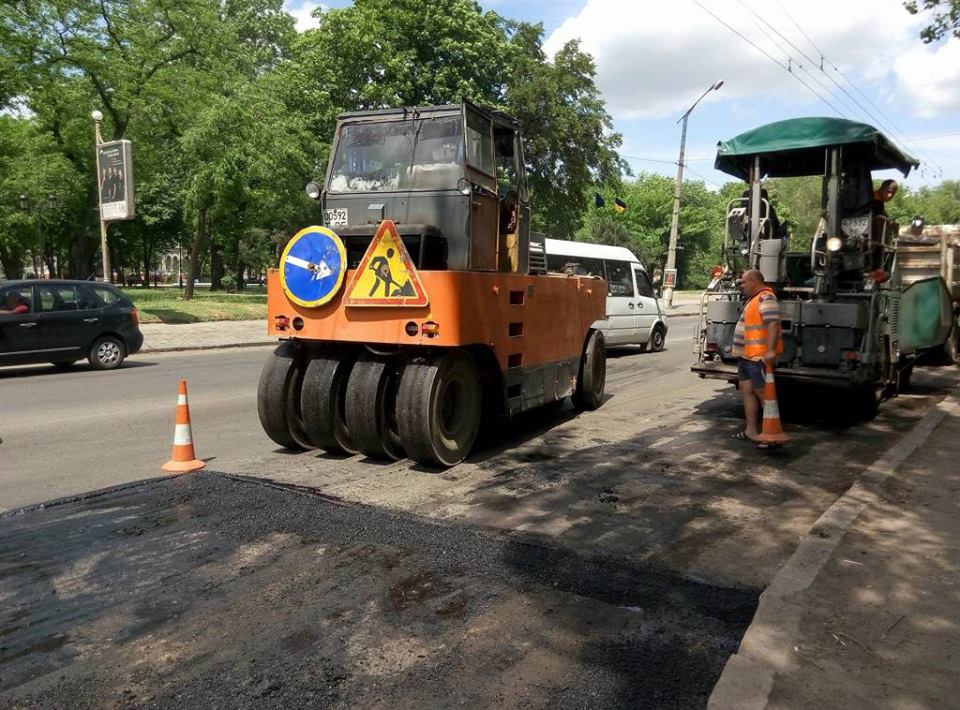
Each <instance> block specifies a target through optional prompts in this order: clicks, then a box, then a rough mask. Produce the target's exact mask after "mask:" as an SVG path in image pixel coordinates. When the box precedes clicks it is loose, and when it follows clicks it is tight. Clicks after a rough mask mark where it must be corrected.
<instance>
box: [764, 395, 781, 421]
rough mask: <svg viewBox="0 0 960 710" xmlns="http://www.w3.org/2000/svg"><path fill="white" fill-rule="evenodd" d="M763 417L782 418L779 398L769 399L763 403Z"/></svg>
mask: <svg viewBox="0 0 960 710" xmlns="http://www.w3.org/2000/svg"><path fill="white" fill-rule="evenodd" d="M763 418H764V419H779V418H780V407H778V406H777V400H775V399H768V400H767V401H766V402H764V403H763Z"/></svg>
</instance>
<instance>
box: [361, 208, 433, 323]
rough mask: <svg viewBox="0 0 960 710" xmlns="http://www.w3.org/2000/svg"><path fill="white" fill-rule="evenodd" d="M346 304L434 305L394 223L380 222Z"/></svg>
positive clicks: (390, 221)
mask: <svg viewBox="0 0 960 710" xmlns="http://www.w3.org/2000/svg"><path fill="white" fill-rule="evenodd" d="M343 303H344V305H347V306H426V305H427V304H428V303H430V299H429V298H427V292H426V290H424V288H423V284H422V283H421V282H420V275H419V274H418V273H417V270H416V268H414V266H413V262H412V261H410V255H409V254H408V253H407V249H406V247H405V246H403V240H402V239H400V234H399V233H398V232H397V225H395V224H394V223H393V220H391V219H385V220H383V221H382V222H381V223H380V227H379V228H378V229H377V233H376V234H375V235H374V237H373V241H372V242H370V246H369V247H367V252H366V253H365V254H364V255H363V259H361V260H360V266H358V267H357V270H356V271H355V272H353V276H352V277H351V279H350V283H349V284H348V285H347V290H346V294H345V296H344V299H343Z"/></svg>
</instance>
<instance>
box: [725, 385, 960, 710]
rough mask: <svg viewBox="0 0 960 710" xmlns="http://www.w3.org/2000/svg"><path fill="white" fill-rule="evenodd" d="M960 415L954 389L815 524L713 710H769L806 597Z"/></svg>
mask: <svg viewBox="0 0 960 710" xmlns="http://www.w3.org/2000/svg"><path fill="white" fill-rule="evenodd" d="M958 413H960V390H957V389H954V390H953V391H952V392H951V393H950V394H948V395H947V397H946V398H945V399H943V400H942V401H940V402H939V403H938V404H937V406H936V407H934V408H933V409H931V410H930V411H929V412H927V413H926V414H925V415H924V417H923V419H921V420H920V421H919V422H918V423H917V425H916V426H915V427H914V428H913V429H912V430H911V431H910V433H909V434H907V436H905V437H904V438H903V439H901V440H900V441H899V442H897V443H896V444H894V445H893V446H891V447H890V448H889V449H887V450H886V451H885V452H884V454H883V455H882V456H881V457H880V458H879V459H877V460H876V461H874V462H873V463H872V464H871V465H870V466H869V467H868V468H867V470H866V471H864V473H863V474H862V475H861V476H860V477H859V478H858V479H857V480H856V481H855V482H854V484H853V485H852V486H850V488H849V489H847V492H846V493H844V494H843V495H842V496H840V497H839V498H838V499H837V500H836V501H834V503H833V505H831V506H830V507H829V508H827V510H826V511H824V513H823V514H822V515H821V516H820V517H819V518H818V519H817V521H816V522H815V523H814V524H813V526H812V527H811V528H810V531H809V532H808V533H807V535H805V536H804V537H802V538H801V539H800V544H799V545H798V546H797V549H796V550H795V551H794V553H793V555H791V556H790V558H789V559H788V560H787V562H786V563H785V564H784V565H783V567H781V568H780V570H779V571H778V572H777V574H776V575H775V576H774V578H773V580H772V581H771V582H770V585H769V586H768V587H767V588H766V589H765V590H764V591H763V593H762V594H761V595H760V603H759V605H758V606H757V611H756V613H755V614H754V617H753V621H751V622H750V626H748V627H747V631H746V633H745V634H744V635H743V638H742V639H741V640H740V646H739V648H738V649H737V652H736V653H735V654H733V655H732V656H730V658H728V659H727V662H726V664H725V665H724V668H723V672H722V673H721V674H720V679H719V680H718V681H717V683H716V685H715V686H714V687H713V691H712V692H711V694H710V699H709V700H708V702H707V707H708V708H710V709H711V710H727V709H728V708H729V709H731V710H733V709H736V710H748V709H756V710H761V709H762V708H766V707H767V702H768V700H769V697H770V692H771V691H772V690H773V684H774V679H775V677H776V675H777V673H779V672H781V671H784V670H786V669H787V668H788V667H789V665H790V663H791V662H792V658H793V654H794V648H795V641H796V637H797V633H798V631H799V627H800V620H801V618H802V617H803V613H804V609H805V605H804V599H803V595H804V592H805V591H806V590H807V589H808V588H809V587H810V586H811V585H812V584H813V582H814V580H815V579H816V577H817V575H818V574H819V573H820V571H821V570H822V569H823V566H824V564H826V562H827V560H829V559H830V557H831V555H832V554H833V552H834V550H835V549H836V548H837V546H838V545H839V544H840V541H841V540H842V539H843V536H844V535H845V534H846V533H847V531H848V530H849V529H850V527H851V526H852V525H853V523H854V521H856V519H857V518H858V517H860V514H861V513H862V512H863V511H864V509H866V508H867V506H868V505H870V504H872V503H874V502H878V501H879V496H878V495H877V493H876V492H875V487H876V486H877V485H878V484H880V483H883V482H884V481H885V480H886V479H888V478H889V477H890V476H892V475H893V474H894V473H895V472H896V471H897V469H898V468H899V467H900V465H901V464H902V463H903V462H904V461H906V460H907V459H908V458H909V457H910V456H911V455H912V454H913V452H914V451H916V450H917V449H918V448H920V447H921V446H922V445H923V444H924V443H925V442H926V441H927V439H928V438H929V437H930V435H931V434H932V433H933V432H934V430H935V429H936V428H937V427H938V426H939V425H940V423H941V422H942V421H943V420H944V419H945V418H946V417H947V415H948V414H954V415H956V414H958Z"/></svg>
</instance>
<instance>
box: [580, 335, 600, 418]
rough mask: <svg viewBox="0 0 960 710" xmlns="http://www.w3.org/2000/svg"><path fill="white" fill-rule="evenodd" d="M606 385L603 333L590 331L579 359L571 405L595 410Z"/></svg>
mask: <svg viewBox="0 0 960 710" xmlns="http://www.w3.org/2000/svg"><path fill="white" fill-rule="evenodd" d="M606 383H607V348H606V341H605V340H604V338H603V333H602V332H601V331H599V330H592V331H590V335H588V336H587V343H586V347H584V349H583V355H582V357H581V358H580V371H579V373H578V374H577V388H576V390H575V391H574V393H573V404H574V405H575V406H576V407H577V409H590V410H593V409H596V408H597V407H599V406H600V405H601V403H602V402H603V393H604V389H605V387H606Z"/></svg>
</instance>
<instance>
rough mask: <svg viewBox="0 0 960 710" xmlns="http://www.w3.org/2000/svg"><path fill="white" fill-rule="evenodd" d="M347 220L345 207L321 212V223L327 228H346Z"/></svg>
mask: <svg viewBox="0 0 960 710" xmlns="http://www.w3.org/2000/svg"><path fill="white" fill-rule="evenodd" d="M348 219H349V216H348V214H347V208H346V207H338V208H336V209H332V210H324V211H323V221H324V222H325V223H326V225H327V226H328V227H346V226H347V222H348Z"/></svg>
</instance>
